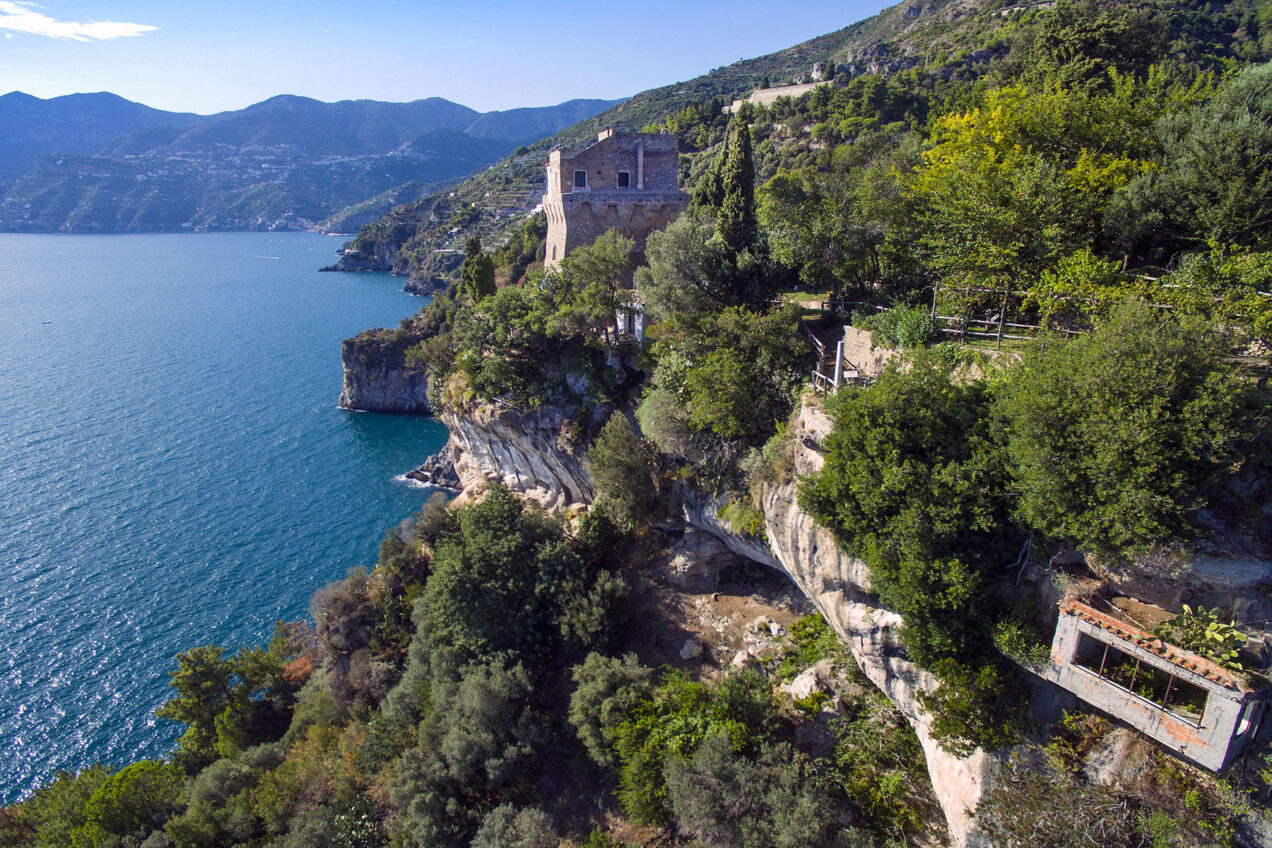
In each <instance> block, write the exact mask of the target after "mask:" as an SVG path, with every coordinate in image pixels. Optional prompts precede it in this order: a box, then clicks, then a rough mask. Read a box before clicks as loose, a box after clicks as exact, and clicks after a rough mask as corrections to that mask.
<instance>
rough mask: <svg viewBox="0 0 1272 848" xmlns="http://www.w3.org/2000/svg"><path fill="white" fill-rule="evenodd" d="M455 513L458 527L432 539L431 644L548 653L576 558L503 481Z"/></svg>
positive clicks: (473, 652) (466, 651) (469, 653)
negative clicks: (480, 499)
mask: <svg viewBox="0 0 1272 848" xmlns="http://www.w3.org/2000/svg"><path fill="white" fill-rule="evenodd" d="M458 518H459V529H458V531H457V532H455V533H453V534H451V535H449V536H447V537H445V538H443V539H442V540H441V541H440V542H439V543H438V545H437V549H436V551H435V553H434V560H433V575H432V577H430V578H429V581H428V585H427V586H426V587H425V590H424V595H423V604H424V609H425V623H426V627H425V630H426V632H427V638H428V640H429V642H430V644H431V645H432V646H433V647H435V648H443V647H444V648H453V649H456V650H458V651H459V652H460V654H461V655H462V656H465V657H470V658H476V657H482V656H488V655H492V654H497V653H500V652H510V653H514V654H518V655H523V656H526V657H532V656H534V655H536V654H539V653H540V652H543V651H545V650H546V649H547V648H548V647H550V645H551V640H552V639H553V638H554V636H555V631H556V627H555V624H556V616H557V615H558V614H559V611H560V606H561V604H562V603H563V601H564V599H565V598H566V597H568V594H569V593H570V592H572V591H574V590H576V589H578V588H579V586H580V583H581V580H582V576H583V562H582V560H581V558H580V557H579V555H578V554H577V553H575V552H574V551H573V550H571V549H570V547H569V546H567V545H566V544H565V543H564V541H563V540H562V538H561V534H560V530H559V528H556V527H555V526H553V525H550V524H548V523H547V522H546V521H545V520H543V519H541V518H537V517H535V516H533V515H531V514H528V513H527V512H526V511H525V510H524V508H523V505H522V502H521V501H520V500H519V499H518V498H517V497H516V495H514V494H512V493H511V492H510V491H508V489H507V488H506V487H504V486H499V485H496V486H493V487H492V488H491V490H490V491H489V492H488V493H487V495H486V497H485V499H484V500H482V502H481V503H479V504H474V505H473V506H471V507H469V508H467V509H465V510H463V511H461V512H460V513H459V516H458Z"/></svg>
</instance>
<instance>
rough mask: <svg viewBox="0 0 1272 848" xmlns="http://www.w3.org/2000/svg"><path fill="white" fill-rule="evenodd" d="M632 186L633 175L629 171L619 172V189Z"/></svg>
mask: <svg viewBox="0 0 1272 848" xmlns="http://www.w3.org/2000/svg"><path fill="white" fill-rule="evenodd" d="M631 184H632V175H631V174H630V173H628V172H627V171H619V172H618V187H619V188H627V187H628V186H630V185H631Z"/></svg>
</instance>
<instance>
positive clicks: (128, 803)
mask: <svg viewBox="0 0 1272 848" xmlns="http://www.w3.org/2000/svg"><path fill="white" fill-rule="evenodd" d="M184 783H185V774H184V773H183V772H182V771H181V769H179V768H178V767H176V766H174V765H169V764H167V763H161V762H158V761H155V760H142V761H140V762H136V763H133V764H132V765H130V766H125V767H124V768H122V769H120V770H119V771H117V772H115V773H114V774H112V775H111V776H110V777H108V778H107V779H106V780H105V781H104V782H103V783H102V785H101V786H99V787H98V788H97V791H95V792H94V793H93V796H92V797H91V798H89V799H88V803H87V804H85V805H84V818H85V822H84V824H83V825H82V826H81V827H79V828H76V829H75V831H73V832H72V834H71V846H73V848H108V846H115V845H122V844H127V843H124V842H122V840H123V839H124V838H130V839H131V840H132V844H139V843H140V841H141V840H142V839H144V838H145V837H146V836H147V835H149V834H150V833H152V832H153V831H155V830H158V829H159V828H161V827H163V824H164V822H166V821H167V820H168V818H169V817H170V816H171V815H172V813H173V812H174V811H175V810H176V809H177V803H178V801H179V800H180V798H181V788H182V786H183V785H184Z"/></svg>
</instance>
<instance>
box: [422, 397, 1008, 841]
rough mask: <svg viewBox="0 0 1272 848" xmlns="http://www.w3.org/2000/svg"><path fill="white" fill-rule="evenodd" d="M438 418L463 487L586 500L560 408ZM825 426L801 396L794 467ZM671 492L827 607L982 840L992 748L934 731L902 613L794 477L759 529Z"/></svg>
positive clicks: (704, 501) (957, 835) (693, 518)
mask: <svg viewBox="0 0 1272 848" xmlns="http://www.w3.org/2000/svg"><path fill="white" fill-rule="evenodd" d="M441 418H442V420H443V421H444V422H445V423H446V425H447V426H448V427H449V428H450V430H451V442H450V445H451V447H452V448H453V451H454V453H453V458H454V463H455V468H456V471H457V472H458V474H459V477H460V480H461V484H462V487H463V489H464V490H465V492H472V491H476V490H478V489H480V488H481V487H483V486H484V485H485V484H486V481H489V480H499V481H502V482H503V483H504V484H506V485H507V486H508V487H509V488H511V489H513V490H515V491H518V492H521V493H523V494H525V495H526V496H528V497H530V498H533V499H534V500H537V501H539V502H540V503H543V504H544V505H547V506H555V507H564V506H569V505H571V504H575V503H587V502H589V501H590V500H591V499H592V498H593V497H594V494H595V490H594V488H593V486H592V483H591V481H590V479H589V478H588V475H587V473H586V470H585V468H584V467H583V464H582V462H581V461H580V459H579V458H578V455H577V454H576V452H575V451H574V450H573V446H572V445H571V444H570V443H569V440H568V439H567V438H566V437H565V434H566V433H567V432H568V430H569V426H568V421H567V419H566V417H565V415H564V413H563V412H562V411H561V410H560V409H558V408H554V407H546V408H544V409H542V410H538V411H534V412H521V411H518V410H515V409H512V408H510V407H501V406H497V405H493V404H483V405H481V406H479V407H477V408H476V409H473V410H469V411H466V412H464V413H462V414H456V413H453V412H448V411H443V412H442V413H441ZM830 427H831V424H830V419H829V418H828V416H827V415H826V414H825V413H824V412H823V411H822V410H821V408H820V406H819V404H818V403H817V401H816V400H815V399H811V398H809V399H806V400H805V402H804V406H803V408H802V409H801V412H800V415H799V417H798V419H797V422H796V427H795V445H794V452H795V470H796V473H797V475H803V474H808V473H810V472H812V471H815V470H817V469H819V468H821V466H822V464H823V462H824V460H823V459H822V456H821V454H820V453H819V447H820V445H821V442H822V441H823V440H824V438H825V436H826V435H827V434H828V433H829V432H830ZM673 496H674V497H676V498H677V499H678V501H679V505H680V512H681V514H682V516H683V519H684V521H685V523H686V524H687V525H689V526H690V527H691V528H696V529H697V530H699V531H705V532H706V533H709V534H711V535H712V536H714V537H715V538H716V539H718V540H719V541H720V542H723V543H724V545H726V546H727V547H728V549H729V550H731V551H732V552H733V553H735V554H737V555H738V556H741V557H744V558H746V559H749V560H752V561H754V562H757V563H760V564H763V565H767V566H769V567H771V568H774V569H778V570H780V571H782V572H784V573H786V574H787V575H788V576H789V577H790V578H791V580H792V581H793V582H794V583H795V585H796V586H798V587H799V589H800V590H801V591H802V592H803V593H804V594H805V595H806V596H807V597H808V598H809V599H810V600H811V601H812V602H813V603H814V604H815V605H816V606H817V608H818V609H819V610H820V611H821V612H822V613H823V614H824V615H825V616H826V619H827V621H829V622H830V624H831V626H832V627H834V629H835V631H836V633H838V634H839V636H840V638H841V639H843V640H844V642H845V643H846V644H847V645H848V646H849V647H850V648H851V649H852V652H853V655H854V656H855V657H856V660H857V663H858V664H859V665H860V666H861V668H862V670H863V671H864V672H865V674H866V676H867V677H869V679H870V680H871V682H873V683H874V684H875V685H876V686H878V687H879V689H880V690H882V691H883V692H884V693H885V694H886V695H887V696H888V697H889V698H890V699H891V700H892V701H893V702H894V703H895V704H896V705H897V707H898V709H900V710H901V711H902V712H903V713H904V714H905V715H906V717H907V719H908V720H909V721H910V723H911V725H912V726H913V727H914V729H915V732H916V733H917V734H918V737H919V741H920V742H921V743H922V745H923V750H924V753H925V755H926V758H927V765H928V772H929V774H930V776H931V779H932V785H933V788H934V789H935V792H936V796H937V799H938V800H939V801H940V803H941V806H942V808H943V810H944V812H945V816H946V820H947V823H948V826H949V832H950V837H951V840H952V841H953V843H954V844H956V845H958V846H967V848H980V846H984V845H987V843H986V842H984V841H983V840H982V838H981V837H979V836H978V834H977V833H976V832H975V830H974V828H973V824H972V817H971V814H972V811H973V810H975V808H976V805H977V803H978V802H979V801H980V797H981V794H982V792H983V790H984V787H985V781H986V779H987V777H988V776H989V775H990V774H991V773H992V770H993V768H994V765H995V760H994V758H993V757H992V756H990V755H987V754H986V753H984V752H982V751H976V752H975V753H973V754H972V755H971V756H970V757H965V758H964V757H956V756H954V755H952V754H948V753H946V752H945V751H943V750H941V748H940V747H939V746H938V745H937V744H936V743H935V742H934V741H933V740H932V738H931V733H930V721H931V720H930V718H929V717H928V716H927V715H925V714H924V712H923V710H922V707H921V705H920V704H919V700H918V695H919V693H920V692H922V691H931V690H932V689H934V688H935V686H936V680H935V679H934V678H933V677H932V675H930V674H929V673H927V672H925V671H923V670H922V669H920V668H918V667H917V666H916V665H914V663H912V662H910V660H909V659H908V658H907V656H906V653H905V649H904V647H903V646H902V643H901V639H900V628H901V624H902V620H901V617H900V616H899V615H897V614H896V613H894V612H892V611H890V610H887V609H884V608H882V607H880V606H879V605H878V601H877V600H876V599H874V598H873V597H872V596H871V595H870V594H869V593H870V571H869V569H868V568H867V566H866V565H865V563H863V562H861V561H860V560H856V559H853V558H852V557H848V556H845V555H844V554H843V553H841V552H840V550H839V548H838V546H837V545H836V543H835V540H834V537H833V536H832V535H831V534H830V532H829V531H827V530H825V529H823V528H821V527H818V526H817V525H816V523H815V522H814V521H813V518H812V516H810V515H808V514H806V513H804V512H803V511H802V510H801V509H800V507H799V504H798V501H797V498H796V483H795V482H794V481H791V482H788V483H785V484H783V485H770V486H769V487H768V488H767V489H766V490H765V491H764V492H763V499H762V501H763V502H762V507H763V510H764V515H765V528H766V531H765V537H766V538H759V537H755V536H743V535H741V534H739V533H737V532H735V531H733V530H732V529H731V528H729V527H728V526H727V525H726V524H725V523H724V522H723V521H721V520H720V518H719V517H718V515H717V509H718V507H719V504H718V503H715V502H714V501H711V500H710V499H709V498H706V497H704V496H702V495H701V494H699V493H697V492H694V491H693V490H691V489H688V488H687V487H682V488H680V489H679V490H678V491H677V492H676V493H674V495H673ZM765 632H766V635H767V631H765ZM749 655H750V654H749V652H740V653H739V655H738V656H737V657H735V658H734V663H733V664H734V665H745V664H746V662H747V661H748V656H749Z"/></svg>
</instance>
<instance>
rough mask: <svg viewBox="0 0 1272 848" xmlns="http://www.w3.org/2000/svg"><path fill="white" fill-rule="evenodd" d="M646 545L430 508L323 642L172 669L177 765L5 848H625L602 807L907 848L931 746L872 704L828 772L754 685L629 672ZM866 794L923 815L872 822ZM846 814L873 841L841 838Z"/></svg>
mask: <svg viewBox="0 0 1272 848" xmlns="http://www.w3.org/2000/svg"><path fill="white" fill-rule="evenodd" d="M630 544H631V538H630V537H628V536H625V535H624V534H623V533H622V532H621V531H620V530H619V529H618V528H617V526H616V525H615V524H614V522H613V521H612V520H610V519H609V518H608V516H607V513H606V511H605V510H603V509H602V510H593V511H591V512H589V513H588V514H587V515H586V516H585V517H583V518H582V520H581V521H580V522H578V523H577V524H575V525H573V526H568V525H566V524H564V523H563V522H562V520H561V519H560V518H558V517H556V516H553V515H550V514H547V513H544V512H542V511H539V510H536V509H532V508H528V507H526V506H525V505H524V504H523V503H522V501H521V500H520V499H518V498H517V497H516V496H514V495H513V494H512V493H510V492H508V491H507V490H506V489H504V488H502V487H498V486H496V487H494V488H492V489H491V490H490V491H489V492H488V493H487V495H486V497H485V498H484V499H483V500H482V501H481V502H480V503H478V504H474V505H469V506H465V507H463V508H460V509H458V510H451V509H450V508H448V506H447V505H446V502H445V499H444V498H441V497H440V496H439V497H438V498H436V499H435V500H433V501H431V502H430V503H429V504H428V505H427V506H426V507H425V508H424V509H423V510H422V511H421V512H420V513H419V514H418V515H416V516H415V517H414V519H413V520H412V521H410V522H408V523H406V524H404V525H403V526H401V527H399V528H396V529H395V530H393V531H392V532H390V533H389V534H388V535H387V536H386V538H385V540H384V543H383V545H382V546H381V550H380V556H379V561H378V563H377V566H376V568H375V569H374V570H373V571H371V572H370V573H368V572H366V571H363V570H359V571H356V572H353V573H351V574H350V576H349V577H348V578H347V579H345V580H343V581H340V582H337V583H334V584H332V585H331V586H328V587H327V588H325V589H324V590H322V591H321V592H319V593H318V594H317V595H316V596H315V598H314V601H313V608H312V613H313V620H314V624H313V625H312V626H302V625H296V626H292V627H286V628H280V630H279V632H278V634H277V636H276V638H275V639H274V640H273V641H272V642H271V644H270V646H269V647H268V649H265V648H258V649H249V650H243V651H240V652H238V653H237V654H235V655H234V656H232V657H226V656H225V655H224V652H223V651H222V650H221V649H220V648H218V647H215V646H204V647H199V648H194V649H191V650H190V651H187V652H184V653H183V654H181V655H180V656H179V657H178V669H177V670H176V671H174V672H173V673H172V681H171V682H172V688H173V697H172V699H171V700H170V701H169V702H168V703H167V704H166V705H165V706H164V707H163V708H162V709H161V710H160V713H159V714H160V716H162V717H165V718H169V719H173V720H175V721H179V722H181V723H182V724H184V725H185V726H186V727H187V732H186V733H185V735H184V736H183V737H182V738H181V741H180V743H179V744H178V748H177V750H176V752H174V754H173V756H172V757H171V758H170V761H168V762H161V761H143V762H139V763H134V764H132V765H130V766H127V767H125V768H123V769H120V770H118V771H114V770H112V769H108V768H105V767H93V768H90V769H86V770H85V771H82V772H80V773H79V774H77V775H71V774H63V775H61V776H59V777H58V779H57V780H56V781H54V782H53V783H52V784H50V785H49V786H47V787H45V788H43V789H41V790H40V791H38V792H37V793H35V794H34V795H33V796H32V797H31V798H29V799H28V800H26V801H24V802H22V803H20V804H17V805H14V806H13V807H10V808H7V809H5V810H3V812H2V813H0V839H2V840H3V842H4V844H5V845H7V846H15V848H17V846H40V847H41V848H45V846H49V847H50V848H51V846H59V848H65V846H76V848H79V846H85V848H87V847H88V846H92V848H98V847H99V846H142V845H144V846H147V848H168V847H171V848H195V847H196V846H206V848H214V846H216V847H217V848H219V846H226V848H228V846H262V845H277V846H297V848H302V846H303V848H328V846H330V848H348V846H359V848H374V847H375V846H389V845H397V846H415V845H418V846H434V845H458V846H466V845H472V846H479V848H495V846H502V848H514V846H515V847H516V848H555V846H557V845H558V843H559V841H560V839H561V835H562V834H565V833H568V834H569V835H571V836H572V837H573V839H574V840H575V841H574V842H573V843H571V844H576V845H577V844H583V845H588V846H619V845H621V844H623V843H621V842H619V841H617V840H615V839H614V838H613V837H611V836H609V835H608V834H607V833H606V832H605V830H604V829H603V828H601V827H598V825H599V824H600V821H601V820H600V819H599V818H598V817H597V816H596V814H595V809H594V807H595V805H594V804H593V803H592V801H591V799H592V797H593V794H592V793H597V792H599V793H601V797H605V795H607V794H609V793H611V792H613V793H616V794H617V796H618V798H619V799H621V804H622V807H623V809H624V810H625V812H626V814H627V815H628V816H629V817H630V820H631V821H633V822H648V823H650V824H655V825H674V826H675V829H676V830H677V831H678V832H680V833H682V834H684V835H685V836H686V838H697V839H699V840H700V842H699V843H698V844H704V845H720V846H723V845H734V844H743V845H755V846H760V845H783V846H792V848H794V846H816V845H824V846H847V845H867V844H870V838H871V837H870V833H871V831H874V832H875V833H879V834H884V833H906V832H916V830H915V829H916V828H917V827H918V825H919V822H920V820H921V818H922V817H924V816H927V815H929V814H930V812H931V809H932V804H933V801H932V799H931V796H930V792H929V791H928V790H926V789H925V788H924V782H923V778H922V772H921V766H920V765H918V764H917V761H916V759H915V758H914V757H913V756H912V754H913V752H914V751H915V750H917V740H916V739H915V738H914V736H913V734H912V733H911V732H910V730H909V727H908V726H907V725H906V724H905V723H904V721H903V720H902V719H900V717H899V716H898V715H897V714H896V713H895V711H893V710H892V709H891V708H890V706H889V705H888V704H887V702H886V700H885V699H883V698H882V697H881V696H879V695H877V694H875V695H868V696H864V697H863V698H862V699H860V700H859V701H857V702H855V703H854V707H853V710H854V714H853V718H851V719H850V720H848V721H847V723H846V724H845V727H844V731H843V733H842V734H841V735H840V743H839V744H840V746H841V747H840V748H839V749H838V751H837V755H836V756H835V757H830V758H816V757H812V756H810V755H809V754H807V753H806V752H804V751H801V750H799V749H797V748H796V747H795V746H794V745H793V740H794V733H795V730H796V728H797V727H798V726H799V725H800V724H803V723H807V722H808V719H807V718H806V717H804V715H803V713H800V712H799V711H797V710H793V709H792V708H791V705H790V702H789V701H787V706H786V707H783V706H782V705H781V703H780V702H779V701H778V700H776V699H775V698H774V693H773V689H772V681H770V680H769V679H767V678H766V677H765V675H764V674H763V673H761V672H759V671H748V672H745V673H743V672H739V673H736V674H731V675H728V676H725V677H724V678H723V679H722V680H720V681H718V682H700V681H695V680H693V679H691V678H689V677H688V676H687V675H685V674H684V673H682V672H677V671H671V670H668V669H664V670H661V671H658V670H655V669H652V668H648V667H645V666H643V665H641V664H640V663H639V662H638V661H637V660H636V658H635V656H634V655H632V654H630V653H626V654H625V653H624V651H625V649H626V648H627V647H628V646H627V644H626V637H625V634H626V633H627V632H628V629H627V628H626V627H625V616H627V615H628V614H630V612H631V602H630V600H629V599H630V595H631V589H630V587H629V584H628V582H627V576H626V575H625V572H626V571H627V570H628V569H629V567H630V564H629V562H628V560H626V558H625V554H624V552H625V551H626V550H627V549H628V546H629V545H630ZM823 659H825V660H828V661H830V662H832V663H834V664H835V667H837V668H839V669H841V671H842V672H843V673H844V674H849V675H851V674H852V672H853V669H852V666H851V660H850V659H849V658H848V657H847V654H846V652H845V651H844V650H843V649H842V647H840V646H838V645H837V643H836V641H835V639H834V637H833V635H832V634H830V633H829V630H828V628H827V627H826V626H825V624H824V622H822V621H821V620H820V619H818V618H810V619H806V620H805V622H803V623H801V625H800V626H799V627H797V628H796V629H795V632H794V633H793V636H792V641H791V642H790V647H789V649H788V651H787V652H786V653H785V654H782V655H779V656H776V657H774V658H773V659H772V660H771V662H770V664H769V666H770V667H771V668H773V669H777V667H778V666H779V665H781V667H782V669H785V668H786V665H787V664H789V665H791V666H793V667H795V668H798V669H802V668H804V667H805V666H806V665H808V664H812V663H815V662H817V661H819V660H823ZM775 673H776V674H778V675H779V676H781V675H783V674H786V672H785V671H783V670H778V671H776V672H775ZM854 679H855V678H854ZM823 697H825V696H823ZM814 712H815V710H814ZM867 727H870V728H874V729H875V730H882V731H885V732H884V733H883V735H880V734H878V733H875V732H871V731H868V730H867ZM903 752H906V753H908V754H909V756H906V755H905V754H903ZM870 776H873V777H877V778H887V779H890V780H892V781H894V782H895V783H896V785H898V786H905V787H908V788H907V789H906V790H905V792H906V793H907V797H909V798H910V799H911V800H912V801H913V805H912V806H911V807H898V806H895V805H893V806H889V805H888V799H887V798H876V797H874V796H873V795H872V785H871V784H870V779H869V778H870ZM580 793H589V794H587V796H586V797H587V799H588V800H587V801H586V802H585V803H583V804H580V803H578V799H579V797H581V796H580ZM722 801H723V802H724V803H721V802H722ZM850 810H857V811H858V812H859V815H858V820H859V821H861V822H864V823H865V825H866V827H845V826H844V825H843V824H842V822H841V820H843V819H844V818H845V816H846V815H847V814H848V812H849V811H850ZM917 811H922V812H921V813H919V812H917Z"/></svg>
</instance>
